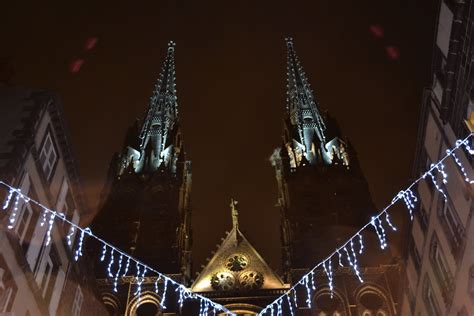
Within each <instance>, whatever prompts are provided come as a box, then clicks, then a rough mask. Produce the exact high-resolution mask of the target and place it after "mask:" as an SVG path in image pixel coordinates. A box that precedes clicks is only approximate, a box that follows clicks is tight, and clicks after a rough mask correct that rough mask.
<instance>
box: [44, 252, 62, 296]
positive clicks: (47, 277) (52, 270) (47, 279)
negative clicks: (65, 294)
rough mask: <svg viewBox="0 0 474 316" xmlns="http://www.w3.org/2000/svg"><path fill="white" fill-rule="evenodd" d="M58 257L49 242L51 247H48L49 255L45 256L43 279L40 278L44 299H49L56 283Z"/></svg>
mask: <svg viewBox="0 0 474 316" xmlns="http://www.w3.org/2000/svg"><path fill="white" fill-rule="evenodd" d="M59 265H60V262H59V257H58V252H57V250H56V247H55V246H54V243H51V248H50V249H49V255H48V257H47V258H46V267H45V270H44V275H43V279H42V280H41V290H42V294H43V297H44V298H45V300H46V301H49V300H50V299H51V296H52V294H53V289H54V285H55V283H56V277H57V275H58V270H59Z"/></svg>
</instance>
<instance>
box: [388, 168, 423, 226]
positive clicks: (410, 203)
mask: <svg viewBox="0 0 474 316" xmlns="http://www.w3.org/2000/svg"><path fill="white" fill-rule="evenodd" d="M426 175H427V173H425V174H424V175H423V176H422V178H423V179H424V178H425V176H426ZM399 199H403V201H404V202H405V205H406V207H407V209H408V211H409V213H410V220H413V210H414V209H415V202H417V201H418V199H417V198H416V196H415V195H414V194H413V191H412V190H411V189H406V190H404V191H400V192H398V194H397V196H396V197H395V198H394V199H393V200H392V204H391V205H393V204H394V203H395V202H396V201H397V200H399ZM391 205H390V206H391Z"/></svg>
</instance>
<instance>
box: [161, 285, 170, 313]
mask: <svg viewBox="0 0 474 316" xmlns="http://www.w3.org/2000/svg"><path fill="white" fill-rule="evenodd" d="M167 289H168V278H165V285H164V289H163V294H162V297H161V303H160V306H161V308H162V309H163V310H165V309H166V306H165V301H166V290H167Z"/></svg>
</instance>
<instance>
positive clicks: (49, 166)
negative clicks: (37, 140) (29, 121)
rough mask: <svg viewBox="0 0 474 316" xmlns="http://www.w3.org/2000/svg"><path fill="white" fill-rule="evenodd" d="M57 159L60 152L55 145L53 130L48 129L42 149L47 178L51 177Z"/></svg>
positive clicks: (42, 160)
mask: <svg viewBox="0 0 474 316" xmlns="http://www.w3.org/2000/svg"><path fill="white" fill-rule="evenodd" d="M57 160H58V154H57V151H56V147H55V146H54V142H53V139H52V136H51V131H50V130H49V129H48V131H47V132H46V136H45V138H44V140H43V144H42V145H41V150H40V163H41V168H42V169H43V171H44V174H45V176H46V179H47V180H49V179H51V176H52V174H53V170H54V167H56V162H57Z"/></svg>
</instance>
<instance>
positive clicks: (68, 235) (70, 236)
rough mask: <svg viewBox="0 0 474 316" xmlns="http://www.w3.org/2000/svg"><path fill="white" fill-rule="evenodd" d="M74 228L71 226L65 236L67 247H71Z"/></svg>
mask: <svg viewBox="0 0 474 316" xmlns="http://www.w3.org/2000/svg"><path fill="white" fill-rule="evenodd" d="M74 231H75V229H74V226H72V225H71V227H70V228H69V233H68V234H67V245H68V246H71V245H72V235H73V234H74Z"/></svg>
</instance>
